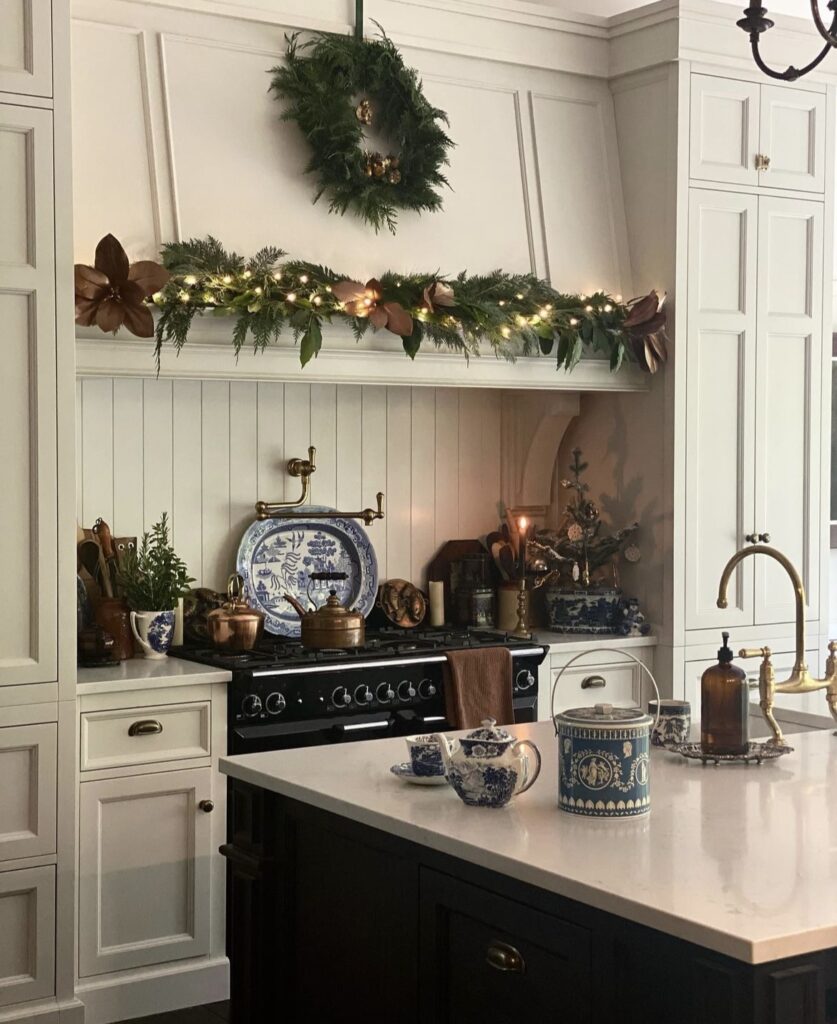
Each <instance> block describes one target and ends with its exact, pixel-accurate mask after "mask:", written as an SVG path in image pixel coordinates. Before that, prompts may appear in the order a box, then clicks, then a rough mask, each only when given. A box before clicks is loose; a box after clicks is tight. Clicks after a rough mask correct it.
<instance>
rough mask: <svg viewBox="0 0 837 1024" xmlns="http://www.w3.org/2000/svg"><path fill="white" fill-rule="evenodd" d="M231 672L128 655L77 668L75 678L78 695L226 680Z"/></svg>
mask: <svg viewBox="0 0 837 1024" xmlns="http://www.w3.org/2000/svg"><path fill="white" fill-rule="evenodd" d="M231 679H232V672H227V671H226V670H225V669H217V668H210V667H209V666H208V665H199V664H198V663H197V662H194V661H184V660H183V658H159V659H158V658H129V660H128V661H123V662H120V664H119V665H116V666H111V667H109V668H80V669H79V670H78V676H77V679H76V691H77V692H78V694H79V695H83V694H89V693H114V692H115V691H117V690H129V689H131V688H132V687H135V688H137V689H141V690H159V689H162V688H163V687H166V686H196V685H200V684H204V683H228V682H229V681H230V680H231Z"/></svg>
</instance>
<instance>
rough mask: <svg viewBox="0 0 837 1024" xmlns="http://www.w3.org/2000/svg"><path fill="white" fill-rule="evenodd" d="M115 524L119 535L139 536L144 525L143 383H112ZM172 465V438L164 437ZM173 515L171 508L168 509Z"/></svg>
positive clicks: (115, 529)
mask: <svg viewBox="0 0 837 1024" xmlns="http://www.w3.org/2000/svg"><path fill="white" fill-rule="evenodd" d="M113 409H114V416H113V522H112V523H111V524H110V527H111V529H112V530H113V531H114V532H115V534H116V536H123V537H124V536H138V535H139V534H140V533H142V528H143V523H144V522H145V511H144V488H143V478H144V462H145V460H144V457H143V449H144V446H145V444H146V443H147V438H146V433H145V424H144V418H143V382H142V381H141V380H114V382H113ZM165 447H166V448H167V450H168V460H169V464H171V458H172V455H171V439H170V438H168V437H167V438H165ZM167 511H168V512H169V514H171V507H170V506H168V507H167Z"/></svg>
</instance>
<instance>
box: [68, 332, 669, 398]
mask: <svg viewBox="0 0 837 1024" xmlns="http://www.w3.org/2000/svg"><path fill="white" fill-rule="evenodd" d="M336 334H337V332H335V335H336ZM76 375H77V376H78V377H153V376H155V368H154V359H153V342H152V341H151V340H147V341H146V340H140V339H137V338H127V337H117V338H114V337H112V336H110V335H107V336H103V335H102V334H100V333H99V332H95V333H90V334H88V333H87V332H79V334H78V336H77V340H76ZM160 377H162V378H167V379H183V380H250V381H259V380H264V381H270V380H276V381H279V380H281V381H299V382H301V383H304V384H306V383H307V384H311V383H327V384H335V383H336V384H381V385H401V386H406V387H457V388H468V387H473V388H505V389H523V390H529V389H535V390H538V391H647V390H648V388H649V384H650V380H649V375H648V374H647V373H644V372H643V371H641V370H640V369H639V368H638V367H636V366H630V365H628V366H623V367H622V369H621V370H620V371H619V372H618V373H611V372H610V367H609V365H608V363H607V361H606V360H600V359H582V361H581V362H580V363H579V365H578V366H577V367H576V368H575V369H574V370H573V371H572V373H566V372H565V371H564V370H556V368H555V360H554V357H552V356H543V357H537V356H530V357H523V358H520V359H518V360H517V362H516V363H508V362H506V360H504V359H497V358H495V357H494V356H493V355H491V354H489V353H487V354H486V355H484V356H481V357H479V358H473V357H472V358H471V359H470V360H469V361H467V362H466V360H465V358H464V356H462V355H459V354H458V353H452V352H445V351H439V350H436V349H427V350H426V351H421V352H419V353H418V355H417V356H416V358H415V360H410V359H408V358H407V356H406V355H405V354H404V352H403V350H402V348H401V345H400V342H399V340H398V339H396V338H393V339H392V342H390V340H389V339H387V338H381V337H374V338H364V339H363V340H362V341H361V342H360V343H359V344H356V343H355V342H354V339H353V338H352V337H351V335H350V334H349V332H346V338H339V337H334V338H333V339H329V340H327V341H326V343H325V345H324V346H323V349H322V351H321V352H320V354H319V356H318V358H316V359H313V360H312V361H311V362H310V363H309V364H308V365H307V366H306V367H302V366H300V365H299V350H298V348H297V347H296V346H295V345H293V344H292V342H291V339H290V338H287V339H283V340H282V341H280V342H279V343H278V344H276V345H274V346H272V347H271V348H269V349H267V350H266V351H265V352H261V353H258V354H254V353H253V351H252V349H249V348H245V349H244V350H243V351H242V353H241V356H240V357H239V359H238V360H237V361H236V358H235V354H234V353H233V351H232V347H231V344H230V342H229V340H228V339H225V340H223V341H222V340H220V339H216V338H210V337H203V338H201V339H198V338H191V339H190V340H189V342H188V343H187V344H186V345H185V346H184V347H183V349H182V351H181V353H180V355H179V356H178V355H176V354H175V352H174V350H173V349H171V348H169V349H165V350H164V351H163V360H162V367H161V370H160Z"/></svg>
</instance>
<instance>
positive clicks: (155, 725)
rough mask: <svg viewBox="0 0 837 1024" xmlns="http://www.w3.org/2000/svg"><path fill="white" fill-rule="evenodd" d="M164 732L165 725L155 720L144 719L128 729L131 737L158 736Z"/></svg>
mask: <svg viewBox="0 0 837 1024" xmlns="http://www.w3.org/2000/svg"><path fill="white" fill-rule="evenodd" d="M162 731H163V723H162V722H158V721H157V720H156V719H154V718H144V719H143V720H142V721H141V722H134V723H133V724H132V725H130V726H129V727H128V735H129V736H156V735H157V733H161V732H162Z"/></svg>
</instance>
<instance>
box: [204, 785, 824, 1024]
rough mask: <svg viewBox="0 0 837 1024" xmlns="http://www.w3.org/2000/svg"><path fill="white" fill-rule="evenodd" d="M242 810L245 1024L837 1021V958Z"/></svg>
mask: <svg viewBox="0 0 837 1024" xmlns="http://www.w3.org/2000/svg"><path fill="white" fill-rule="evenodd" d="M230 807H231V822H232V836H231V838H232V842H231V843H229V844H227V845H226V846H224V847H222V852H223V853H224V854H225V855H226V856H227V858H228V864H229V871H228V881H229V895H230V920H229V942H230V949H229V952H230V959H231V962H232V989H231V1001H232V1015H231V1020H232V1024H268V1022H271V1024H273V1022H275V1024H302V1022H306V1024H347V1022H353V1021H363V1022H364V1024H448V1022H450V1024H524V1022H529V1021H532V1022H544V1024H545V1022H555V1024H558V1022H561V1024H649V1022H653V1024H837V950H828V951H825V952H822V953H817V954H812V955H809V956H804V957H794V958H791V959H786V960H780V961H775V962H773V963H769V964H761V965H759V966H755V967H754V966H751V965H748V964H745V963H742V962H740V961H737V960H733V959H731V958H729V957H725V956H722V955H720V954H717V953H714V952H712V951H711V950H707V949H704V948H702V947H700V946H695V945H692V944H691V943H688V942H684V941H682V940H680V939H676V938H673V937H671V936H668V935H664V934H663V933H662V932H658V931H655V930H654V929H651V928H646V927H643V926H641V925H637V924H633V923H631V922H630V921H627V920H624V919H622V918H619V917H615V916H613V915H611V914H607V913H604V912H602V911H597V910H593V909H591V908H590V907H586V906H584V905H583V904H580V903H577V902H575V901H573V900H568V899H564V898H562V897H559V896H556V895H554V894H553V893H549V892H546V891H544V890H541V889H537V888H534V887H532V886H529V885H524V884H522V883H520V882H516V881H514V880H511V879H508V878H505V877H503V876H502V875H498V874H495V873H494V872H491V871H486V870H484V869H482V868H479V867H475V866H474V865H471V864H467V863H465V862H464V861H462V860H459V859H456V858H452V857H449V856H445V855H442V854H438V853H435V852H434V851H432V850H428V849H425V848H424V847H421V846H418V845H415V844H413V843H410V842H407V841H404V840H402V839H397V838H395V837H393V836H390V835H388V834H386V833H384V832H381V831H379V830H377V829H373V828H369V827H368V826H364V825H359V824H357V823H356V822H352V821H350V820H348V819H346V818H343V817H340V816H337V815H334V814H329V813H326V812H323V811H320V810H317V809H316V808H313V807H311V806H309V805H307V804H302V803H298V802H296V801H293V800H290V799H287V798H284V797H280V796H277V795H275V794H273V793H269V792H267V791H265V790H262V789H258V788H255V787H253V786H249V785H246V784H244V783H241V782H238V781H236V780H232V779H231V780H230ZM497 813H502V812H497ZM556 813H558V812H557V810H556ZM823 895H824V898H826V897H827V894H823Z"/></svg>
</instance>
